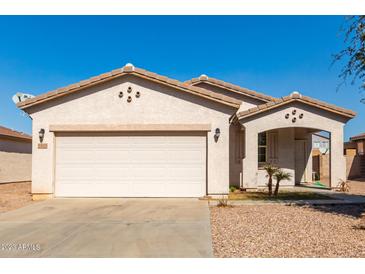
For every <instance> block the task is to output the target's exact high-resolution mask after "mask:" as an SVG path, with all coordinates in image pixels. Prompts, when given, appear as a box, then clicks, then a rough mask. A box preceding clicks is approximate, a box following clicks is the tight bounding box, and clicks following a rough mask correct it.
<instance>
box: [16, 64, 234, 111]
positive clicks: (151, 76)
mask: <svg viewBox="0 0 365 274" xmlns="http://www.w3.org/2000/svg"><path fill="white" fill-rule="evenodd" d="M124 75H135V76H137V77H140V78H144V79H147V80H150V81H154V82H157V83H160V84H164V85H167V86H170V87H172V88H175V89H178V90H182V91H186V92H188V93H190V94H193V95H196V96H200V97H203V98H206V99H209V100H212V101H215V102H217V103H221V104H224V105H227V106H230V107H233V108H239V106H240V104H241V102H240V101H239V100H237V99H234V98H230V97H228V96H224V95H218V94H214V93H213V92H211V91H208V90H206V89H202V88H199V87H193V88H192V87H191V86H189V85H188V84H184V83H182V82H180V81H178V80H173V79H170V78H167V77H165V76H161V75H158V74H155V73H152V72H147V71H145V70H143V69H139V68H134V67H133V69H130V68H128V69H126V67H123V68H121V69H116V70H113V71H112V72H109V73H104V74H101V75H99V76H96V77H92V78H90V79H88V80H83V81H80V82H78V83H76V84H72V85H69V86H66V87H63V88H59V89H56V90H54V91H50V92H47V93H45V94H41V95H39V96H36V97H34V98H31V99H28V100H26V101H23V102H20V103H18V104H17V105H16V106H17V107H18V108H19V109H21V110H24V111H26V109H28V108H30V107H33V106H36V105H39V104H42V103H45V102H47V101H50V100H53V99H56V98H59V97H62V96H66V95H69V94H72V93H74V92H77V91H80V90H83V89H86V88H90V87H92V86H95V85H99V84H102V83H105V82H107V81H110V80H113V79H115V78H118V77H122V76H124Z"/></svg>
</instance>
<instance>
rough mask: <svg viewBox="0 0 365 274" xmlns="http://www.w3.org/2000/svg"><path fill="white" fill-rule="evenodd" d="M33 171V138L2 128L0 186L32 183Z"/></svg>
mask: <svg viewBox="0 0 365 274" xmlns="http://www.w3.org/2000/svg"><path fill="white" fill-rule="evenodd" d="M31 169H32V136H30V135H28V134H26V133H24V132H20V131H16V130H13V129H10V128H7V127H3V126H0V184H2V183H15V182H25V181H30V180H31V174H32V171H31Z"/></svg>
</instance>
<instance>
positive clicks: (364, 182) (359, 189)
mask: <svg viewBox="0 0 365 274" xmlns="http://www.w3.org/2000/svg"><path fill="white" fill-rule="evenodd" d="M348 183H349V185H350V193H351V194H360V195H365V178H363V179H358V180H349V181H348Z"/></svg>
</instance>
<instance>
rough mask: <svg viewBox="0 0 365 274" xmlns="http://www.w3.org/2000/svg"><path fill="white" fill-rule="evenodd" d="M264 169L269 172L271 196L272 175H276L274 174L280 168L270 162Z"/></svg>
mask: <svg viewBox="0 0 365 274" xmlns="http://www.w3.org/2000/svg"><path fill="white" fill-rule="evenodd" d="M264 170H265V171H266V173H267V174H266V177H268V178H269V181H268V183H267V187H268V189H269V196H271V195H272V177H273V176H274V174H275V172H276V171H277V170H278V168H277V167H275V166H273V165H271V164H268V165H266V166H264Z"/></svg>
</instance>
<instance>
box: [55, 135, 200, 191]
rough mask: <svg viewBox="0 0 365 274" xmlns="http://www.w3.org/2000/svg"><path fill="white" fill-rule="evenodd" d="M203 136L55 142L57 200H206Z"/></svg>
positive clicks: (59, 139) (63, 139) (60, 138)
mask: <svg viewBox="0 0 365 274" xmlns="http://www.w3.org/2000/svg"><path fill="white" fill-rule="evenodd" d="M205 181H206V137H205V135H203V134H202V135H195V136H187V135H182V136H178V135H174V136H169V135H166V136H115V135H113V136H92V135H90V136H85V135H83V136H75V135H73V136H57V137H56V186H55V192H56V196H58V197H199V196H203V195H205V184H206V183H205Z"/></svg>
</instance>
